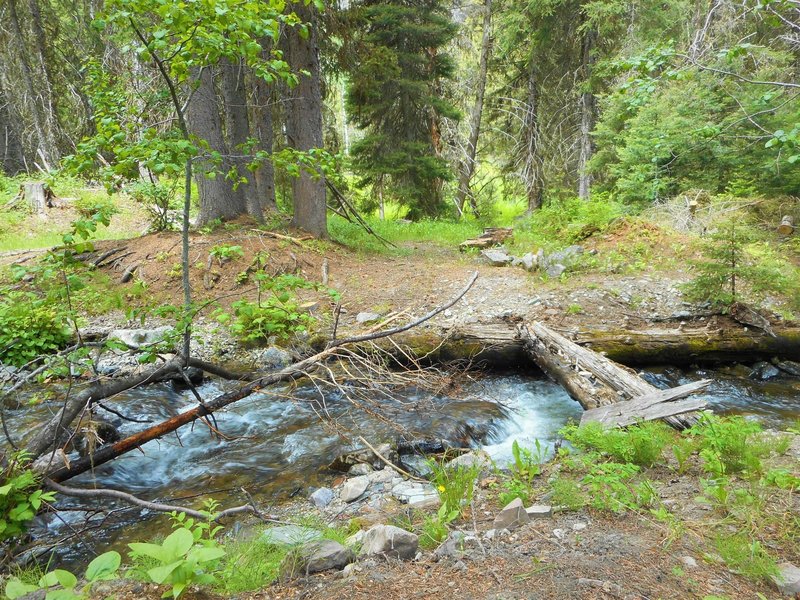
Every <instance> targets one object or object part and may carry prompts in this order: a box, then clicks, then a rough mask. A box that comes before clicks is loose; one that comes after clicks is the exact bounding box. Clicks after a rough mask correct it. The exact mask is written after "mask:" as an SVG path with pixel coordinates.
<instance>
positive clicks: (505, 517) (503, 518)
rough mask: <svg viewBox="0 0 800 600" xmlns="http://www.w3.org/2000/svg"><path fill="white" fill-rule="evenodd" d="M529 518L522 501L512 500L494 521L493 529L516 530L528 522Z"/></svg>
mask: <svg viewBox="0 0 800 600" xmlns="http://www.w3.org/2000/svg"><path fill="white" fill-rule="evenodd" d="M530 520H531V518H530V517H529V516H528V513H527V512H526V511H525V507H524V506H523V504H522V500H520V499H519V498H514V499H513V500H512V501H511V502H509V503H508V504H507V505H506V506H505V507H504V508H503V510H501V511H500V514H498V515H497V516H496V517H495V519H494V528H495V529H508V530H511V529H516V528H517V527H520V526H522V525H524V524H525V523H527V522H528V521H530Z"/></svg>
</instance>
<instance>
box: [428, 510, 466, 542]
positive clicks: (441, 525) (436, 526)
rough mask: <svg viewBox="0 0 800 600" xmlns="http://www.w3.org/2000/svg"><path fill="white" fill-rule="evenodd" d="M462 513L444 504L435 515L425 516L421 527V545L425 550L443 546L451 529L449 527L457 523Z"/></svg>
mask: <svg viewBox="0 0 800 600" xmlns="http://www.w3.org/2000/svg"><path fill="white" fill-rule="evenodd" d="M460 514H461V512H460V511H459V510H458V509H453V508H451V507H449V506H448V505H447V503H446V502H442V505H441V506H440V507H439V510H438V511H437V512H436V514H435V515H425V519H424V521H423V522H422V526H421V528H420V529H421V531H420V533H421V535H420V545H421V546H422V547H423V548H434V547H436V546H438V545H439V544H441V543H442V542H443V541H444V539H445V538H446V537H447V534H448V532H449V531H450V528H449V527H448V525H449V524H450V523H452V522H453V521H455V520H456V519H457V518H458V517H459V515H460Z"/></svg>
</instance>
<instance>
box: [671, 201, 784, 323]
mask: <svg viewBox="0 0 800 600" xmlns="http://www.w3.org/2000/svg"><path fill="white" fill-rule="evenodd" d="M755 240H756V235H755V231H754V229H753V228H752V227H749V226H748V225H747V224H746V223H745V222H744V219H743V218H742V216H739V217H734V218H731V219H729V220H726V221H724V222H722V223H720V224H719V225H718V228H717V230H716V231H715V232H714V233H712V234H711V235H710V236H709V238H708V239H707V240H706V241H705V242H704V243H703V245H702V252H703V259H702V260H699V261H696V262H695V264H694V268H695V270H696V271H697V272H698V276H697V277H696V278H695V279H694V280H692V281H691V282H690V283H689V284H687V285H686V286H685V287H684V292H685V294H686V296H687V297H688V298H689V299H691V300H696V301H702V302H710V303H711V304H712V305H713V306H716V307H721V308H728V307H730V306H731V305H732V304H733V303H735V302H738V301H739V300H740V299H741V298H742V295H743V289H742V288H743V287H744V286H745V285H746V286H749V288H750V289H751V290H757V291H764V290H775V291H780V287H781V283H782V280H781V273H780V271H779V270H778V269H776V268H775V265H774V264H772V265H770V264H765V263H764V262H763V261H760V260H758V259H757V258H756V256H755V255H754V253H753V252H752V251H751V247H752V245H753V243H754V242H755Z"/></svg>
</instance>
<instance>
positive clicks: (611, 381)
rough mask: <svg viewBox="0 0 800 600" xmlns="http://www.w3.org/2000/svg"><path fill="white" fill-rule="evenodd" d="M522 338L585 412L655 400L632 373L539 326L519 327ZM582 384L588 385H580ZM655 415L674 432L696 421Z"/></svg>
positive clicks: (648, 403)
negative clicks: (587, 382) (628, 402)
mask: <svg viewBox="0 0 800 600" xmlns="http://www.w3.org/2000/svg"><path fill="white" fill-rule="evenodd" d="M531 332H532V334H533V335H531ZM522 338H523V340H524V343H525V349H526V351H527V352H528V353H529V355H530V356H531V358H532V359H533V361H534V362H535V363H536V364H537V365H539V367H540V368H541V369H542V370H543V371H544V372H545V373H547V375H549V376H550V377H551V378H553V379H554V380H555V381H557V382H558V383H560V384H562V385H563V386H564V388H565V389H566V390H567V392H568V393H569V394H570V396H572V397H573V398H574V399H575V400H577V401H578V402H579V403H580V405H581V406H582V407H583V408H584V409H585V410H591V409H596V408H599V407H601V406H608V405H611V404H616V403H617V402H619V401H622V400H629V401H632V403H630V404H627V405H626V407H627V408H640V407H642V406H644V407H649V406H651V405H652V403H653V398H658V397H659V396H658V392H659V390H658V389H657V388H656V387H655V386H653V385H650V384H649V383H647V382H646V381H645V380H643V379H641V378H640V377H638V376H637V375H636V374H635V373H632V372H630V371H628V370H627V369H625V368H623V367H622V366H620V365H617V364H615V363H613V362H612V361H611V360H609V359H608V358H605V357H603V356H601V355H600V354H598V353H597V352H593V351H591V350H587V349H586V348H582V347H581V346H579V345H578V344H576V343H575V342H572V341H570V340H568V339H567V338H565V337H564V336H562V335H560V334H558V333H556V332H555V331H553V330H551V329H549V328H548V327H545V326H544V325H542V324H541V323H533V324H532V325H531V326H530V330H528V329H526V328H523V329H522ZM582 381H589V382H590V384H582V383H581V382H582ZM590 385H591V387H590ZM604 390H605V391H604ZM643 397H644V399H643ZM662 412H663V411H662ZM680 412H683V411H682V410H681V411H680ZM659 416H663V417H665V418H664V421H666V422H667V423H669V424H670V425H672V426H673V427H675V428H677V429H685V428H686V427H689V426H691V425H692V424H693V423H694V421H695V420H696V419H695V417H694V416H692V415H682V416H672V415H671V413H669V412H668V411H667V414H660V415H659ZM634 421H635V416H634Z"/></svg>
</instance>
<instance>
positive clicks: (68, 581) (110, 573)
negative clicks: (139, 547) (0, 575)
mask: <svg viewBox="0 0 800 600" xmlns="http://www.w3.org/2000/svg"><path fill="white" fill-rule="evenodd" d="M121 562H122V557H121V556H120V554H119V552H115V551H113V550H112V551H110V552H105V553H103V554H101V555H100V556H98V557H97V558H95V559H94V560H92V562H90V563H89V566H88V567H86V573H85V575H84V577H83V578H84V580H85V581H86V583H85V584H84V585H83V586H82V587H81V588H80V589H78V578H77V577H75V575H73V574H72V573H70V572H69V571H65V570H64V569H55V570H54V571H50V572H48V573H45V574H44V575H43V576H42V577H41V578H40V579H39V582H38V584H37V585H33V584H29V583H23V582H22V581H21V580H20V579H19V578H18V577H12V578H11V579H9V581H8V583H7V584H6V589H5V592H6V596H7V597H8V598H9V600H16V598H21V597H22V596H25V595H26V594H30V593H31V592H36V591H39V590H43V591H44V592H45V600H83V599H88V598H91V597H92V596H91V589H92V586H93V585H94V584H95V583H97V582H98V581H107V580H109V579H114V578H115V577H116V575H117V571H118V570H119V566H120V563H121Z"/></svg>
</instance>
